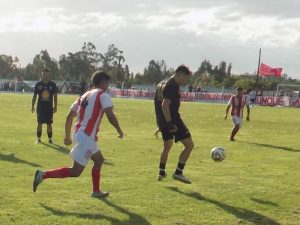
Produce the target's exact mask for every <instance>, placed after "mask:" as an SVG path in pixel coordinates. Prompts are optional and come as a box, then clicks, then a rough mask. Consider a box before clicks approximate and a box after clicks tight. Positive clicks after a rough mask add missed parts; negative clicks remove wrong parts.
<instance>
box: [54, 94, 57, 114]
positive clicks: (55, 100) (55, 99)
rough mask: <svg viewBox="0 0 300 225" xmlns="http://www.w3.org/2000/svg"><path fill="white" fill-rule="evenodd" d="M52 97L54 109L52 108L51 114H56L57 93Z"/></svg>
mask: <svg viewBox="0 0 300 225" xmlns="http://www.w3.org/2000/svg"><path fill="white" fill-rule="evenodd" d="M53 97H54V108H53V113H56V111H57V93H55V94H54V95H53Z"/></svg>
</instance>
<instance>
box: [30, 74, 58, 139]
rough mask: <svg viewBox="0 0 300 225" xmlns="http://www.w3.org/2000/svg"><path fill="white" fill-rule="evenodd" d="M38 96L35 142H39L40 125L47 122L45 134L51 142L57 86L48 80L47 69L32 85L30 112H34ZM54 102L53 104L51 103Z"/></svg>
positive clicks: (40, 134)
mask: <svg viewBox="0 0 300 225" xmlns="http://www.w3.org/2000/svg"><path fill="white" fill-rule="evenodd" d="M37 96H38V102H37V110H36V113H37V122H38V126H37V141H36V143H41V136H42V126H43V124H47V134H48V139H49V143H50V144H53V142H52V123H53V113H55V112H56V111H57V86H56V84H55V83H54V82H53V81H51V80H50V71H49V69H44V70H43V71H42V75H41V81H39V82H37V83H36V84H35V87H34V94H33V97H32V106H31V111H32V113H34V112H35V108H34V106H35V102H36V97H37ZM53 102H54V105H53Z"/></svg>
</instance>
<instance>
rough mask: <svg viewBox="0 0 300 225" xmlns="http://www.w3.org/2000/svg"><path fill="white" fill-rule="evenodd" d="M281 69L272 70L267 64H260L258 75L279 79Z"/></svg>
mask: <svg viewBox="0 0 300 225" xmlns="http://www.w3.org/2000/svg"><path fill="white" fill-rule="evenodd" d="M281 73H282V68H273V67H271V66H268V65H267V64H264V63H261V64H260V67H259V75H261V76H276V77H281Z"/></svg>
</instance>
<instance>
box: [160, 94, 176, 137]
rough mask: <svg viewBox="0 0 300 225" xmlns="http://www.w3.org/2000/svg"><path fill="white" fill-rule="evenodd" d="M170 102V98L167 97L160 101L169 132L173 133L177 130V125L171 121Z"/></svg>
mask: <svg viewBox="0 0 300 225" xmlns="http://www.w3.org/2000/svg"><path fill="white" fill-rule="evenodd" d="M170 104H171V100H170V99H168V98H164V99H163V101H162V111H163V113H164V116H165V119H166V121H167V124H168V127H169V130H170V132H171V133H175V132H176V131H177V127H176V125H175V124H173V123H172V118H171V113H170Z"/></svg>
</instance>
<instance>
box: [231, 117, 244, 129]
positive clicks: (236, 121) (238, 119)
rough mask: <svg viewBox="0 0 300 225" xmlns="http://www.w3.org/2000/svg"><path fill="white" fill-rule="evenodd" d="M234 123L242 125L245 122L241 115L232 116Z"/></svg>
mask: <svg viewBox="0 0 300 225" xmlns="http://www.w3.org/2000/svg"><path fill="white" fill-rule="evenodd" d="M232 123H233V125H234V126H239V127H240V128H241V127H242V124H243V118H242V117H239V116H232Z"/></svg>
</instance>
